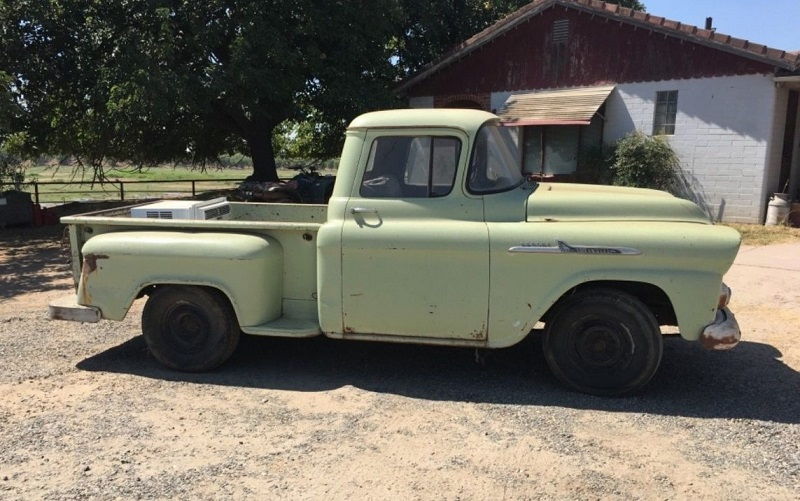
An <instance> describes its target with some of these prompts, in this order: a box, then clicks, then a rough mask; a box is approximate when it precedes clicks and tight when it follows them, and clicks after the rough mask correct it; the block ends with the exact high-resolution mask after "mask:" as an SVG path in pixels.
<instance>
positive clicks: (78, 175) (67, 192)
mask: <svg viewBox="0 0 800 501" xmlns="http://www.w3.org/2000/svg"><path fill="white" fill-rule="evenodd" d="M250 172H251V171H250V168H249V166H248V167H246V168H225V169H218V168H208V169H206V170H204V171H201V170H199V169H190V168H187V167H181V166H178V167H151V168H147V169H143V170H136V169H109V170H107V171H106V175H107V177H108V179H109V180H111V181H110V182H105V183H94V184H92V183H91V179H92V175H91V172H90V171H81V170H80V169H75V168H73V167H54V166H34V167H30V168H28V170H27V172H26V175H25V181H26V182H34V181H35V182H38V183H53V182H56V183H68V182H78V183H81V182H82V184H79V185H78V184H40V185H39V201H40V202H41V203H58V202H70V201H76V200H119V199H120V184H119V183H118V182H117V181H122V182H124V186H123V188H124V191H125V199H126V200H128V199H130V200H133V199H137V198H171V197H180V196H188V195H191V192H192V184H191V182H189V181H191V180H195V181H196V182H195V188H196V191H197V192H198V193H200V192H203V191H213V190H220V189H228V188H233V187H234V186H236V184H237V183H236V182H233V181H225V180H226V179H235V180H241V179H244V178H245V177H247V176H248V174H250ZM294 174H295V173H294V172H293V171H290V170H279V171H278V176H280V177H281V178H287V177H291V176H293V175H294ZM131 181H135V182H134V183H130V182H131ZM147 181H158V182H147ZM23 189H24V190H25V191H28V192H31V193H33V191H34V187H33V186H32V185H25V186H23Z"/></svg>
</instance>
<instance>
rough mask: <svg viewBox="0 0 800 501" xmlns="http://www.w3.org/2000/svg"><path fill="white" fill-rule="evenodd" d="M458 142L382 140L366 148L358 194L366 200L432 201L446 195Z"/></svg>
mask: <svg viewBox="0 0 800 501" xmlns="http://www.w3.org/2000/svg"><path fill="white" fill-rule="evenodd" d="M460 155H461V141H460V140H459V139H458V138H455V137H449V136H383V137H379V138H377V139H375V140H374V141H373V142H372V146H371V147H370V152H369V158H368V159H367V167H366V169H365V171H364V177H363V179H362V180H361V189H360V193H361V196H362V197H367V198H434V197H443V196H445V195H447V194H449V193H450V191H451V190H452V189H453V183H454V182H455V177H456V170H457V167H458V159H459V157H460Z"/></svg>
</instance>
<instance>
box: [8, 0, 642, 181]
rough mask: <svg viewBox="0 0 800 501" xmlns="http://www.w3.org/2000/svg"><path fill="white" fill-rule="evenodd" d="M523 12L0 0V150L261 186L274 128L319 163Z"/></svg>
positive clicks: (362, 2)
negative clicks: (426, 76) (421, 74)
mask: <svg viewBox="0 0 800 501" xmlns="http://www.w3.org/2000/svg"><path fill="white" fill-rule="evenodd" d="M525 3H527V2H526V1H525V0H438V1H430V0H325V1H323V0H258V1H256V0H120V1H114V2H109V1H106V0H0V85H2V91H1V92H0V100H2V102H0V140H3V141H5V142H9V143H13V148H14V151H16V152H19V153H20V154H25V155H28V156H34V155H38V154H58V155H72V156H74V157H75V158H77V159H78V161H79V162H81V163H82V164H84V165H86V166H90V167H92V168H93V169H94V172H95V174H96V175H98V176H102V172H103V171H102V166H103V164H104V162H106V161H107V160H117V161H125V162H132V163H133V164H135V165H150V164H157V163H162V162H170V161H189V162H193V163H200V164H202V163H204V162H206V161H208V160H213V159H216V158H218V156H219V155H221V154H225V153H234V152H241V153H244V154H247V155H249V156H250V157H251V158H252V160H253V166H254V177H255V178H256V179H259V180H274V179H276V178H277V175H276V169H275V161H274V145H273V142H272V141H271V137H272V136H273V132H274V131H275V130H276V129H278V128H279V127H280V129H279V130H280V131H281V132H283V134H282V136H283V139H284V141H283V143H284V144H282V145H281V146H282V147H283V148H284V150H285V151H288V152H289V153H290V154H298V155H299V154H304V155H305V156H318V157H322V156H326V155H330V154H331V153H334V152H335V151H336V150H337V149H338V147H339V145H340V141H341V137H342V131H343V129H344V127H345V124H346V123H347V121H348V120H349V119H352V118H353V117H354V116H356V115H357V114H359V113H361V112H363V111H367V110H370V109H377V108H382V107H391V106H397V105H400V104H401V103H399V102H398V101H397V100H396V98H395V97H394V96H393V87H394V86H395V85H396V83H397V81H398V79H400V78H402V77H404V76H407V75H408V74H409V73H411V72H414V71H416V70H417V69H419V68H420V67H421V66H422V65H424V64H425V63H427V62H429V61H431V60H433V59H435V58H436V57H438V56H440V55H441V54H442V53H444V52H445V51H446V50H448V49H449V48H451V47H452V46H453V45H455V44H457V43H459V42H460V41H462V40H464V39H466V38H467V37H469V36H471V35H472V34H474V33H476V32H477V31H479V30H481V29H483V28H485V27H486V26H488V25H490V24H491V23H493V22H495V21H496V20H497V19H499V18H500V17H502V16H504V15H506V14H508V13H510V12H512V11H513V10H515V9H517V8H519V7H520V6H522V5H524V4H525ZM620 3H623V4H635V5H633V6H634V7H643V6H641V4H639V3H638V2H636V1H633V2H630V1H628V0H621V2H620ZM287 137H288V138H290V139H292V140H293V141H294V144H292V145H288V146H287V145H286V144H285V139H286V138H287ZM278 142H279V143H280V142H281V141H278Z"/></svg>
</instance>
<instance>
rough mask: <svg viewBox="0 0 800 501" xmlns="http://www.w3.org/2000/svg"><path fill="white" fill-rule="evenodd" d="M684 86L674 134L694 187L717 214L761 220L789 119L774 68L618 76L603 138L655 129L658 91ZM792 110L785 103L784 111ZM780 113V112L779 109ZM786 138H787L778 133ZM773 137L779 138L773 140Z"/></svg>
mask: <svg viewBox="0 0 800 501" xmlns="http://www.w3.org/2000/svg"><path fill="white" fill-rule="evenodd" d="M666 90H677V91H678V114H677V118H676V127H675V135H674V136H669V141H670V143H671V144H672V146H673V148H674V149H675V151H676V152H677V153H678V155H679V156H680V159H681V163H682V166H683V170H684V176H685V178H686V181H687V188H688V190H689V191H690V192H691V193H690V195H691V197H692V198H694V199H695V200H696V201H697V202H699V203H700V204H701V205H704V206H705V207H706V208H707V209H708V210H709V212H710V213H711V214H712V215H713V216H714V217H715V218H717V219H722V220H723V221H732V222H750V223H757V222H761V218H762V217H763V213H764V209H765V207H766V197H767V193H766V190H767V188H768V186H766V185H765V182H769V181H770V180H771V179H772V178H773V175H774V174H773V173H772V170H773V169H777V168H778V165H777V164H776V156H775V155H774V150H772V149H770V147H772V148H780V144H775V142H776V141H775V140H774V139H775V138H777V137H779V136H780V131H779V130H778V129H781V128H782V126H783V121H782V120H780V119H779V118H780V117H779V116H776V108H778V107H779V105H780V101H782V100H779V99H778V93H777V91H776V89H775V84H774V82H773V79H772V76H770V75H744V76H730V77H715V78H701V79H688V80H668V81H661V82H646V83H632V84H619V85H617V87H616V89H615V90H614V92H613V93H612V94H611V96H610V97H609V99H608V101H606V110H605V112H606V113H605V115H606V125H605V134H604V140H605V141H606V142H607V143H610V142H613V141H616V140H617V139H619V138H621V137H624V136H625V135H626V134H628V133H630V132H631V131H633V130H634V129H638V130H641V131H643V132H645V133H647V134H650V133H652V130H653V115H654V108H655V96H656V91H666ZM783 114H784V115H785V110H784V112H783ZM778 115H780V113H778ZM777 142H778V143H780V141H777ZM773 145H774V146H773Z"/></svg>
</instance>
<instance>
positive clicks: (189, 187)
mask: <svg viewBox="0 0 800 501" xmlns="http://www.w3.org/2000/svg"><path fill="white" fill-rule="evenodd" d="M242 181H244V179H157V180H143V179H142V180H133V181H122V180H120V179H115V180H113V181H105V182H104V183H98V182H95V183H91V182H86V181H30V182H24V183H18V184H11V183H0V191H5V190H8V189H16V188H17V187H19V189H21V190H22V191H27V192H29V193H31V194H32V195H33V200H34V203H37V204H38V203H40V200H41V199H42V198H47V195H81V194H86V193H91V192H93V191H96V190H95V187H97V186H100V187H101V188H106V187H108V186H111V187H113V188H114V189H113V190H105V189H102V190H97V191H98V192H100V193H113V192H116V193H117V194H118V196H117V198H116V199H117V200H122V201H124V200H125V196H126V195H131V194H134V193H181V194H184V193H185V194H191V196H196V195H197V188H198V184H210V183H216V184H220V183H241V182H242ZM141 184H172V185H181V184H185V185H186V189H183V190H181V189H169V190H159V189H144V190H143V189H139V190H137V189H130V188H126V187H125V186H126V185H141ZM50 186H64V187H68V186H83V187H86V188H87V189H84V190H79V191H74V190H52V189H50V190H49V191H48V187H50ZM26 187H28V189H25V188H26ZM103 200H107V199H105V198H103Z"/></svg>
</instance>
